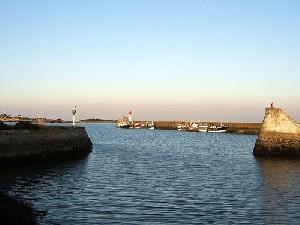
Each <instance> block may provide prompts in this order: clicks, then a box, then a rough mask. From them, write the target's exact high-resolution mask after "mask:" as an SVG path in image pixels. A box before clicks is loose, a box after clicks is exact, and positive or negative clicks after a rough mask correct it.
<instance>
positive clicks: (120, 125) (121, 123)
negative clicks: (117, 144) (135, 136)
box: [117, 121, 130, 128]
mask: <svg viewBox="0 0 300 225" xmlns="http://www.w3.org/2000/svg"><path fill="white" fill-rule="evenodd" d="M117 127H119V128H129V127H130V124H129V123H127V122H126V121H120V122H118V123H117Z"/></svg>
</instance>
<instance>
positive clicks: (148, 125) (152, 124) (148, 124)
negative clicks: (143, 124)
mask: <svg viewBox="0 0 300 225" xmlns="http://www.w3.org/2000/svg"><path fill="white" fill-rule="evenodd" d="M147 128H148V129H149V130H154V123H153V121H152V122H151V123H147Z"/></svg>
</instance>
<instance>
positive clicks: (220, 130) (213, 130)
mask: <svg viewBox="0 0 300 225" xmlns="http://www.w3.org/2000/svg"><path fill="white" fill-rule="evenodd" d="M227 129H228V126H225V125H223V124H222V123H221V124H220V125H219V126H214V125H212V126H210V127H209V128H208V131H207V132H210V133H225V132H226V131H227Z"/></svg>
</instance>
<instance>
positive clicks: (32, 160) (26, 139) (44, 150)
mask: <svg viewBox="0 0 300 225" xmlns="http://www.w3.org/2000/svg"><path fill="white" fill-rule="evenodd" d="M91 149H92V143H91V141H90V139H89V137H88V135H87V133H86V131H85V128H84V127H51V126H49V127H46V126H45V127H42V128H39V129H37V130H26V129H11V130H0V168H5V167H17V166H22V165H32V164H40V163H44V162H52V161H60V160H66V159H71V158H76V157H79V156H84V155H87V154H88V153H90V152H91Z"/></svg>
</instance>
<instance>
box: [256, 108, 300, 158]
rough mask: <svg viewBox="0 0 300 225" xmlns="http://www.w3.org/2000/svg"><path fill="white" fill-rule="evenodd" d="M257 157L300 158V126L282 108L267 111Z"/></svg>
mask: <svg viewBox="0 0 300 225" xmlns="http://www.w3.org/2000/svg"><path fill="white" fill-rule="evenodd" d="M253 154H254V155H255V156H265V157H289V158H300V125H299V124H298V123H297V122H296V121H295V120H294V119H293V118H291V117H290V116H289V115H288V114H287V113H285V112H284V111H283V110H282V109H280V108H275V107H273V104H272V105H271V107H270V108H267V109H266V113H265V117H264V121H263V123H262V127H261V130H260V133H259V135H258V138H257V140H256V143H255V147H254V149H253Z"/></svg>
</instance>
